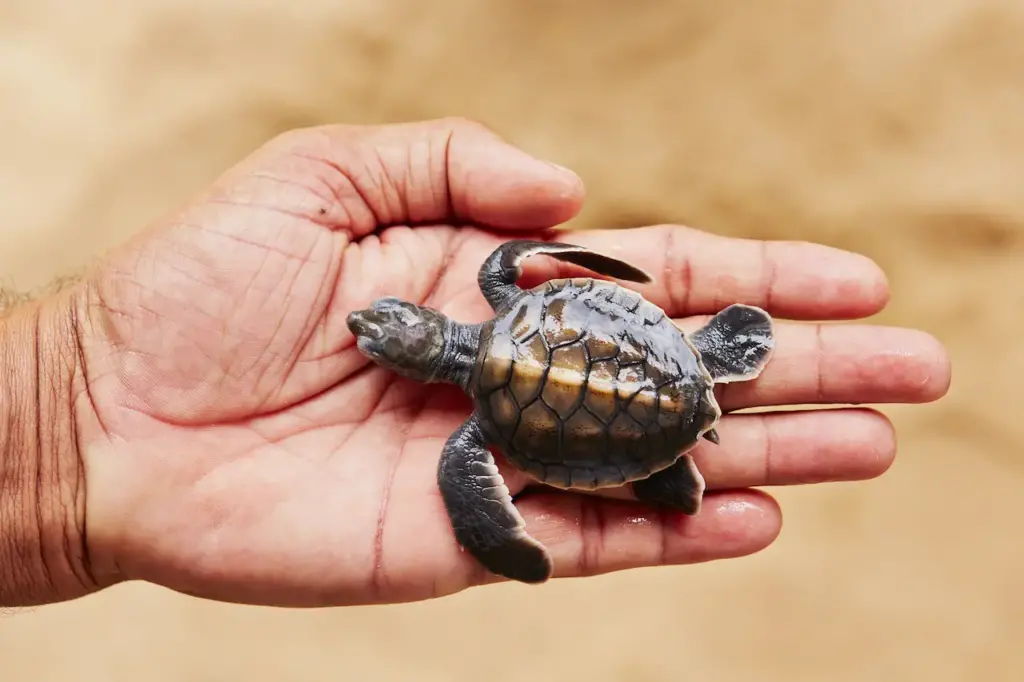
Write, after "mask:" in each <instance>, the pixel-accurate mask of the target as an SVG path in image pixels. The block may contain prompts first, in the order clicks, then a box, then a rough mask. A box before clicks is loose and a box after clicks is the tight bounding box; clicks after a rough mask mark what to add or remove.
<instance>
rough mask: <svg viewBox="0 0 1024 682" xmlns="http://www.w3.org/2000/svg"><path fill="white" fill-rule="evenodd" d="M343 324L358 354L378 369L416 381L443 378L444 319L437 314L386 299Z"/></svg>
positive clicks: (357, 311) (378, 301) (352, 315)
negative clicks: (354, 343) (345, 325)
mask: <svg viewBox="0 0 1024 682" xmlns="http://www.w3.org/2000/svg"><path fill="white" fill-rule="evenodd" d="M346 322H347V324H348V328H349V330H350V331H351V332H352V333H353V334H354V335H355V337H356V345H357V346H358V348H359V350H360V352H362V353H363V355H365V356H367V357H368V358H370V359H371V360H373V361H374V362H375V363H377V364H378V365H380V366H381V367H385V368H387V369H389V370H391V371H393V372H395V373H396V374H400V375H401V376H404V377H407V378H409V379H414V380H416V381H424V382H430V381H438V380H440V379H442V378H443V377H442V376H441V375H442V374H443V373H444V370H443V367H442V358H443V356H444V354H445V344H446V340H445V337H446V334H445V332H446V328H447V326H448V319H447V318H446V317H445V316H444V315H442V314H441V313H439V312H438V311H436V310H433V309H431V308H425V307H423V306H418V305H416V304H415V303H409V302H407V301H402V300H400V299H397V298H394V297H392V296H386V297H384V298H378V299H377V300H376V301H374V302H373V303H371V304H370V307H369V308H365V309H363V310H356V311H354V312H352V313H349V316H348V319H347V320H346Z"/></svg>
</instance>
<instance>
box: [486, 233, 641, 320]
mask: <svg viewBox="0 0 1024 682" xmlns="http://www.w3.org/2000/svg"><path fill="white" fill-rule="evenodd" d="M534 254H544V255H548V256H551V257H553V258H557V259H558V260H562V261H566V262H568V263H574V264H576V265H580V266H582V267H585V268H587V269H589V270H592V271H594V272H596V273H598V274H601V275H606V276H608V277H615V278H617V279H621V280H626V281H628V282H641V283H644V284H646V283H648V282H652V281H654V280H653V278H652V277H651V276H650V275H648V274H647V273H646V272H644V271H643V270H641V269H639V268H637V267H634V266H632V265H630V264H629V263H626V262H625V261H622V260H619V259H618V258H612V257H611V256H605V255H602V254H600V253H596V252H594V251H591V250H590V249H587V248H585V247H583V246H576V245H574V244H563V243H561V242H541V241H535V240H531V239H514V240H512V241H508V242H505V243H504V244H502V245H501V246H499V247H498V248H496V249H495V250H494V251H492V252H491V255H490V256H488V257H487V260H485V261H484V264H483V265H482V266H480V270H479V272H478V274H477V283H478V284H479V285H480V290H481V291H482V292H483V294H484V298H486V299H487V302H488V303H490V304H491V307H492V308H493V309H494V310H495V311H498V310H501V309H502V308H504V307H506V306H508V305H509V304H511V303H512V302H513V301H515V300H516V299H517V298H519V296H521V295H522V293H523V291H522V289H520V288H519V287H517V286H516V280H518V279H519V277H520V275H522V274H523V270H522V267H521V263H522V261H523V259H524V258H528V257H530V256H532V255H534Z"/></svg>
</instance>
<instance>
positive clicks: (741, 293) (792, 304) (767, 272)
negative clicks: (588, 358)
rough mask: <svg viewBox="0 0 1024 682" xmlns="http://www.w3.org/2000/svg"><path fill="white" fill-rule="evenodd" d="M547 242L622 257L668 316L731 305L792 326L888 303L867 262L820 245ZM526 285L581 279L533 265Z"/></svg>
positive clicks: (560, 236)
mask: <svg viewBox="0 0 1024 682" xmlns="http://www.w3.org/2000/svg"><path fill="white" fill-rule="evenodd" d="M549 238H551V239H557V240H558V241H565V242H569V243H572V244H579V245H581V246H586V247H588V248H590V249H593V250H595V251H600V252H601V253H604V254H607V255H609V256H614V257H616V258H621V259H623V260H626V261H628V262H630V263H632V264H634V265H636V266H638V267H640V268H642V269H643V270H646V271H647V272H648V273H649V274H650V275H651V276H652V277H653V278H654V282H653V283H651V284H643V285H638V284H634V283H630V284H629V287H630V288H635V289H636V290H637V291H639V292H640V293H642V294H643V295H644V296H645V297H647V298H648V299H649V300H650V301H651V302H652V303H654V304H656V305H658V306H660V307H661V308H663V309H664V310H665V311H666V312H667V313H668V314H669V315H671V316H673V317H682V316H686V315H699V314H714V313H716V312H718V311H719V310H721V309H722V308H724V307H726V306H727V305H730V304H732V303H746V304H748V305H756V306H759V307H761V308H764V309H765V310H767V311H768V312H769V313H771V314H772V315H774V316H777V317H788V318H791V319H799V320H809V319H818V320H823V319H836V320H838V319H855V318H860V317H866V316H869V315H873V314H875V313H877V312H878V311H880V310H882V308H884V307H885V305H886V303H887V302H888V300H889V284H888V281H887V280H886V277H885V274H884V273H883V272H882V270H881V269H880V268H879V267H878V265H876V264H875V263H874V262H873V261H872V260H870V259H869V258H867V257H865V256H862V255H860V254H856V253H851V252H848V251H842V250H840V249H835V248H832V247H828V246H823V245H820V244H810V243H805V242H790V241H761V240H755V239H736V238H732V237H723V236H720V235H715V234H710V233H707V232H702V231H700V230H695V229H692V228H688V227H681V226H677V225H658V226H651V227H638V228H632V229H625V230H589V231H562V230H557V231H553V232H551V233H550V234H549ZM523 270H524V276H523V277H524V278H523V280H522V281H523V282H525V283H526V284H524V286H527V285H529V284H531V283H539V282H541V281H543V280H545V279H551V278H553V277H564V276H573V275H579V274H582V273H584V270H583V269H582V268H580V267H578V266H573V265H569V264H563V263H559V262H557V261H555V260H554V259H553V258H531V259H529V260H528V261H526V263H524V266H523Z"/></svg>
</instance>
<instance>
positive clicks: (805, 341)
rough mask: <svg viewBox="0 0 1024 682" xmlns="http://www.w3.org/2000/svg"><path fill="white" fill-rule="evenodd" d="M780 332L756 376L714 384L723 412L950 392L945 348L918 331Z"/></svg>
mask: <svg viewBox="0 0 1024 682" xmlns="http://www.w3.org/2000/svg"><path fill="white" fill-rule="evenodd" d="M686 322H687V325H686V326H688V327H691V328H692V327H693V326H694V325H693V322H692V321H686ZM680 326H683V325H682V323H680ZM775 334H776V344H775V350H774V352H773V353H772V357H771V359H770V360H769V361H768V364H767V366H766V367H765V369H764V371H763V372H762V373H761V375H760V376H759V377H758V378H757V379H755V380H753V381H742V382H736V383H731V384H721V385H719V386H717V387H716V393H717V395H718V399H719V404H720V406H721V407H722V409H723V410H739V409H744V408H750V407H762V406H778V405H803V404H811V403H814V404H840V403H854V404H856V403H927V402H932V401H934V400H938V399H939V398H941V397H942V396H943V395H945V394H946V391H947V390H948V389H949V382H950V365H949V356H948V354H947V352H946V349H945V348H944V347H943V346H942V344H940V343H939V341H938V340H937V339H935V337H933V336H931V335H930V334H927V333H925V332H922V331H919V330H916V329H904V328H900V327H882V326H875V325H853V324H841V325H840V324H801V323H791V322H776V325H775Z"/></svg>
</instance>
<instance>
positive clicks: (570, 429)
mask: <svg viewBox="0 0 1024 682" xmlns="http://www.w3.org/2000/svg"><path fill="white" fill-rule="evenodd" d="M470 393H471V395H472V397H473V399H474V401H475V403H476V409H477V412H478V414H479V415H480V417H481V424H482V426H483V428H484V431H485V434H486V435H487V437H488V439H489V440H490V441H491V442H492V443H494V444H495V445H497V446H499V447H500V448H501V449H502V451H503V452H504V454H505V456H506V457H507V458H508V459H509V461H510V462H511V463H512V464H513V465H514V466H516V467H517V468H519V469H522V470H524V471H526V472H527V473H528V474H530V475H531V476H533V477H534V478H536V479H538V480H540V481H543V482H545V483H547V484H549V485H552V486H555V487H560V488H579V489H590V490H592V489H595V488H603V487H609V486H616V485H622V484H624V483H628V482H631V481H635V480H639V479H642V478H646V477H647V476H649V475H650V474H652V473H655V472H656V471H659V470H661V469H664V468H666V467H668V466H670V465H671V464H672V463H673V462H675V461H676V459H677V458H678V457H679V456H680V455H681V454H682V453H683V452H685V451H686V450H688V449H689V448H690V447H692V446H693V445H694V444H696V442H697V439H698V438H700V436H701V434H703V433H704V432H705V431H707V430H708V429H710V428H712V427H713V426H714V425H715V423H716V422H717V420H718V417H719V415H720V410H719V407H718V404H717V402H716V400H715V397H714V393H713V382H712V380H711V376H710V374H709V373H708V372H707V370H705V369H704V367H703V365H702V364H701V362H700V355H699V353H698V352H697V350H696V349H695V348H694V347H693V346H692V345H691V344H690V342H689V341H688V340H687V339H686V338H685V336H684V335H683V333H682V331H680V329H679V328H678V327H676V325H675V324H674V323H673V322H672V320H671V319H670V318H669V317H668V316H667V315H665V312H664V311H663V310H661V308H659V307H657V306H655V305H654V304H652V303H650V302H649V301H647V300H645V299H644V298H642V297H641V296H640V294H638V293H636V292H634V291H630V290H628V289H625V288H623V287H620V286H619V285H617V284H615V283H613V282H608V281H605V280H595V279H589V278H587V279H583V278H579V279H571V280H565V279H559V280H552V281H549V282H546V283H545V284H542V285H540V286H538V287H536V288H534V289H531V290H529V291H528V292H527V294H526V295H525V296H522V297H521V298H520V299H519V300H518V301H517V302H516V303H515V304H514V305H512V306H510V308H509V309H508V310H505V311H501V312H500V313H499V314H498V315H497V316H496V317H495V318H494V319H493V320H491V321H490V322H488V323H486V324H485V325H484V327H483V329H482V333H481V339H480V349H479V352H478V355H477V360H476V365H475V367H474V370H473V374H472V377H471V380H470Z"/></svg>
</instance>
